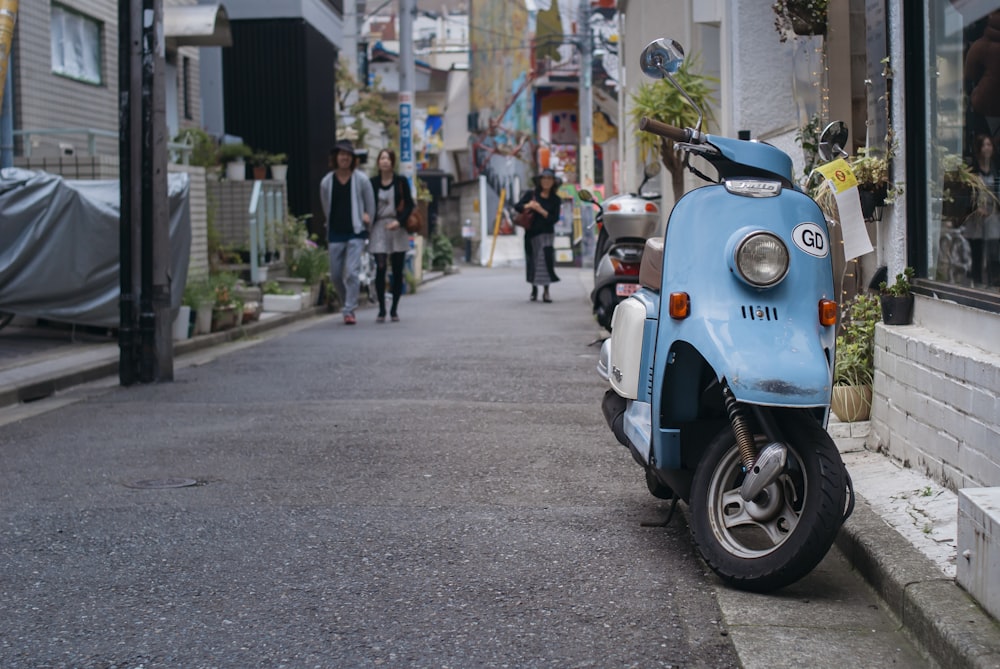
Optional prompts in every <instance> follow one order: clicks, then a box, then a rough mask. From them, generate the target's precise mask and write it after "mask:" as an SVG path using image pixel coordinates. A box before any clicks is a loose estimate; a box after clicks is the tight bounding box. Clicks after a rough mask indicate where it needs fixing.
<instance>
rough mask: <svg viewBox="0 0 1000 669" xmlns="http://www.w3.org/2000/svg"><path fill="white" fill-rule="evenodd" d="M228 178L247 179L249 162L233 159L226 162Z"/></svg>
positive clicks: (235, 179) (233, 179)
mask: <svg viewBox="0 0 1000 669" xmlns="http://www.w3.org/2000/svg"><path fill="white" fill-rule="evenodd" d="M226 178H227V179H229V180H230V181H246V180H247V164H246V162H245V161H243V160H233V161H231V162H228V163H226Z"/></svg>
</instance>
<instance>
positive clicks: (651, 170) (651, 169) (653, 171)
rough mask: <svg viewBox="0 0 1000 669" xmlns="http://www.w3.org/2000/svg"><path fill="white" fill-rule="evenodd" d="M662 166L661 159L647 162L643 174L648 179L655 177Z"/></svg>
mask: <svg viewBox="0 0 1000 669" xmlns="http://www.w3.org/2000/svg"><path fill="white" fill-rule="evenodd" d="M660 168H661V164H660V162H659V161H655V162H652V163H646V166H645V167H644V168H643V169H642V174H643V176H645V177H646V178H647V179H652V178H653V177H655V176H656V175H657V174H659V173H660Z"/></svg>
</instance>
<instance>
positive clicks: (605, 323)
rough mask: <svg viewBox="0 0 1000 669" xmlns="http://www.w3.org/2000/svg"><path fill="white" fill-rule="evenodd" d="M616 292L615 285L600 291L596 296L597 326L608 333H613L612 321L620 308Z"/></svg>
mask: <svg viewBox="0 0 1000 669" xmlns="http://www.w3.org/2000/svg"><path fill="white" fill-rule="evenodd" d="M614 291H615V288H614V284H611V285H610V286H604V287H603V288H601V289H600V290H598V291H597V293H596V294H595V296H594V317H595V318H597V324H598V325H600V326H601V327H602V328H604V329H605V330H607V331H608V332H611V319H612V317H613V316H614V315H615V307H617V306H618V299H617V298H616V297H615V292H614Z"/></svg>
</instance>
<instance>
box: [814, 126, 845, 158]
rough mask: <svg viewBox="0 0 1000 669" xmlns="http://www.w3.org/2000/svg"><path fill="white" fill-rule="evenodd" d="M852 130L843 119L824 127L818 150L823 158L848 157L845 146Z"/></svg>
mask: <svg viewBox="0 0 1000 669" xmlns="http://www.w3.org/2000/svg"><path fill="white" fill-rule="evenodd" d="M849 134H850V131H849V130H848V129H847V124H846V123H844V122H843V121H834V122H833V123H831V124H830V125H828V126H826V128H824V129H823V132H822V134H820V136H819V147H817V151H818V152H819V155H820V157H821V158H822V159H823V160H826V161H830V160H833V159H834V158H837V157H844V158H846V157H847V152H846V151H844V147H845V146H847V138H848V136H849Z"/></svg>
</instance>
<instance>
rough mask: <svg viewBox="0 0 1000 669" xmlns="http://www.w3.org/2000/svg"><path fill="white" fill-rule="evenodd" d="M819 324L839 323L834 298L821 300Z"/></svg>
mask: <svg viewBox="0 0 1000 669" xmlns="http://www.w3.org/2000/svg"><path fill="white" fill-rule="evenodd" d="M819 324H820V325H836V324H837V303H836V302H834V301H833V300H820V301H819Z"/></svg>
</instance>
